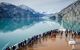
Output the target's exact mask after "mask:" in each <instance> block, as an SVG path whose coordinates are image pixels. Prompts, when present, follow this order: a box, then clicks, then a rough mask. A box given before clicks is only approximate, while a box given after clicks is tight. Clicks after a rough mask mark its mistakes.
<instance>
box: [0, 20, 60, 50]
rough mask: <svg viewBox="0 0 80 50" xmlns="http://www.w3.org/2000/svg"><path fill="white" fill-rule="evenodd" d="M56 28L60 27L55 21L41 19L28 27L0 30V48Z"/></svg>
mask: <svg viewBox="0 0 80 50" xmlns="http://www.w3.org/2000/svg"><path fill="white" fill-rule="evenodd" d="M58 28H60V25H59V24H58V23H57V22H53V21H41V22H38V23H36V24H34V25H31V26H30V27H29V28H28V27H27V26H24V27H23V28H19V29H17V30H14V31H11V32H5V33H4V32H0V50H2V49H3V48H5V47H6V46H7V45H8V46H12V45H14V44H16V43H18V42H20V41H22V40H24V39H28V38H30V37H32V36H34V35H37V34H41V33H43V32H46V31H49V30H53V29H58Z"/></svg>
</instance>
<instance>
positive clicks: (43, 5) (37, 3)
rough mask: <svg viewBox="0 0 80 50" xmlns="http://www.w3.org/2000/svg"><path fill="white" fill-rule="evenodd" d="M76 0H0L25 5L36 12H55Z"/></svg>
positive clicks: (0, 0)
mask: <svg viewBox="0 0 80 50" xmlns="http://www.w3.org/2000/svg"><path fill="white" fill-rule="evenodd" d="M75 1H76V0H0V2H7V3H12V4H14V5H17V6H19V5H26V6H28V7H30V8H32V9H34V10H35V11H37V12H45V13H57V12H59V11H61V10H62V9H63V8H65V7H67V6H68V5H70V4H71V3H73V2H75Z"/></svg>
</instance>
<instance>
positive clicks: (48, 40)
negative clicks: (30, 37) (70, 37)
mask: <svg viewBox="0 0 80 50" xmlns="http://www.w3.org/2000/svg"><path fill="white" fill-rule="evenodd" d="M75 39H76V41H77V42H78V44H77V45H75V50H80V38H75ZM19 50H72V46H71V45H69V44H68V41H67V38H66V37H65V36H64V34H63V35H62V36H61V35H56V37H54V36H48V37H45V38H41V39H40V40H39V41H38V42H35V44H34V45H33V46H30V47H28V46H24V47H22V48H20V49H19Z"/></svg>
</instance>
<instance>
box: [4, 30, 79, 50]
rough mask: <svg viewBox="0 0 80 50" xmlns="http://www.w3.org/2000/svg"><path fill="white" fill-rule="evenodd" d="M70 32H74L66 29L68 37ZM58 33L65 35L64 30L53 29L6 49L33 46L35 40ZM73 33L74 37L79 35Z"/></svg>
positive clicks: (15, 49)
mask: <svg viewBox="0 0 80 50" xmlns="http://www.w3.org/2000/svg"><path fill="white" fill-rule="evenodd" d="M70 32H72V31H68V30H66V31H65V36H66V37H67V36H68V34H69V33H70ZM58 33H60V35H61V36H62V35H63V31H59V30H58V29H55V30H51V31H48V32H45V33H43V34H39V35H35V36H33V37H31V38H28V39H27V40H23V41H22V42H20V43H18V44H17V47H16V45H14V46H12V47H7V48H6V49H5V50H18V49H19V48H21V47H24V46H33V45H34V42H36V41H38V40H39V39H41V38H44V37H47V36H56V34H58ZM71 35H72V37H74V36H76V35H77V33H76V32H73V33H72V34H71ZM78 35H79V34H78Z"/></svg>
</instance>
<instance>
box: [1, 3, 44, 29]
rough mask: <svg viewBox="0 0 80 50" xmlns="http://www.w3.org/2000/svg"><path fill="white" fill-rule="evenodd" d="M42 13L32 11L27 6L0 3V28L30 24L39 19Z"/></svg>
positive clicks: (14, 27) (12, 27)
mask: <svg viewBox="0 0 80 50" xmlns="http://www.w3.org/2000/svg"><path fill="white" fill-rule="evenodd" d="M42 16H44V14H41V13H39V12H36V11H34V10H33V9H31V8H29V7H28V6H15V5H13V4H10V3H5V2H2V3H0V30H3V31H6V30H7V31H8V30H15V29H17V28H21V27H23V26H26V25H30V24H32V23H34V22H38V21H40V20H41V17H42Z"/></svg>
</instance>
